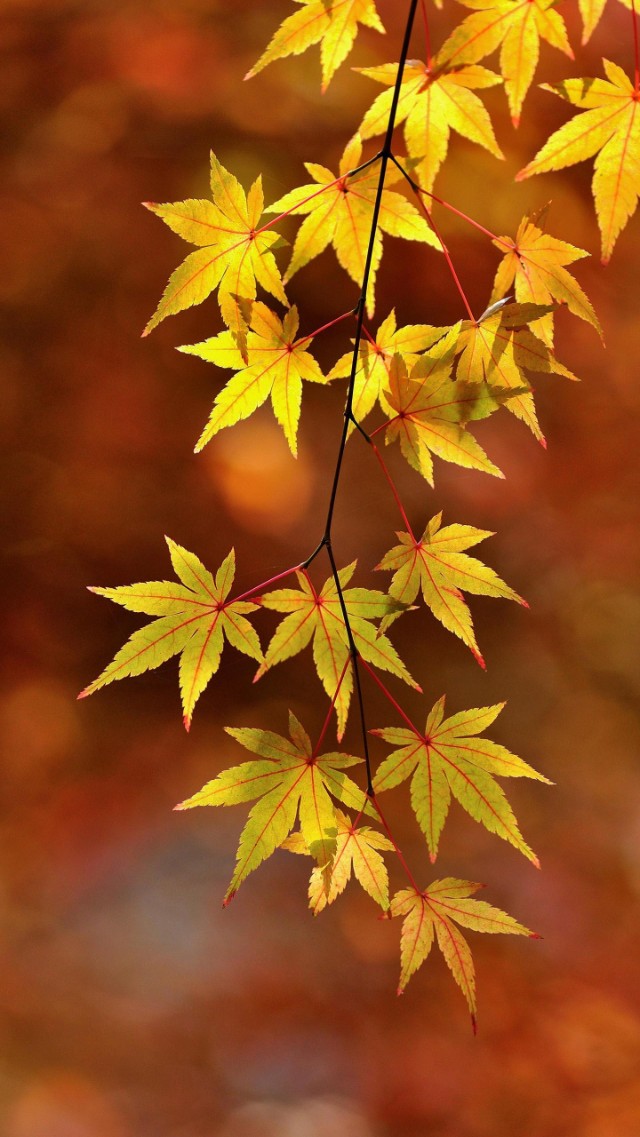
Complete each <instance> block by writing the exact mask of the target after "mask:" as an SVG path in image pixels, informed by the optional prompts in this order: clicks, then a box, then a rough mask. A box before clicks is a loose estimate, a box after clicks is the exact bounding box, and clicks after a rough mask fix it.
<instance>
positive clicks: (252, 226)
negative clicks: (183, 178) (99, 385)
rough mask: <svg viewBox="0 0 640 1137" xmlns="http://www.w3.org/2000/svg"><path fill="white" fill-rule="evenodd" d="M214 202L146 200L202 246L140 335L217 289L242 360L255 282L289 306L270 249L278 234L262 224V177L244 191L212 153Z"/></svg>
mask: <svg viewBox="0 0 640 1137" xmlns="http://www.w3.org/2000/svg"><path fill="white" fill-rule="evenodd" d="M211 193H212V198H213V201H212V202H210V201H206V200H189V201H178V202H172V203H171V204H168V205H156V204H154V203H153V202H145V205H146V206H147V208H148V209H150V210H151V211H152V212H153V213H155V214H157V216H158V217H160V218H161V220H162V221H164V222H165V224H166V225H168V226H169V228H170V229H172V230H173V232H174V233H177V234H178V236H180V237H182V238H183V239H184V240H185V241H188V242H189V243H190V244H192V245H198V246H200V247H199V248H198V250H197V252H195V253H190V254H189V256H188V257H187V258H186V260H184V261H183V262H182V264H181V265H179V267H178V268H177V269H176V270H175V272H174V273H173V274H172V276H171V277H170V279H169V282H168V284H167V286H166V288H165V291H164V293H163V296H162V299H161V301H160V303H159V305H158V307H157V309H156V311H155V312H154V314H153V316H152V317H151V319H150V320H149V323H148V324H147V326H146V328H145V330H144V332H143V335H148V334H149V332H150V331H151V330H152V329H153V328H155V327H156V326H157V325H158V324H159V323H160V322H161V321H162V320H164V319H165V317H166V316H172V315H175V314H176V313H177V312H182V311H183V310H184V309H185V308H190V307H192V305H194V304H201V303H202V301H203V300H206V298H207V296H210V295H211V293H212V292H213V291H215V289H218V301H219V304H220V312H221V314H222V318H223V320H224V322H225V324H226V325H227V327H228V328H229V329H230V330H231V332H233V335H234V337H235V340H236V343H237V345H238V347H239V349H240V352H241V355H242V357H243V359H245V360H246V339H247V329H248V326H249V323H250V319H251V308H252V305H253V302H254V300H255V298H256V294H257V292H256V290H257V285H258V284H259V285H260V286H261V287H262V288H264V289H266V291H267V292H270V293H271V295H272V296H275V297H276V299H277V300H280V302H281V303H282V304H284V305H286V306H288V301H287V297H286V294H285V291H284V288H283V285H282V278H281V275H280V271H279V269H278V266H277V264H276V262H275V259H274V256H273V251H272V250H273V249H274V248H276V247H277V246H278V245H279V244H282V238H281V237H279V236H278V234H277V233H275V232H274V231H273V230H272V229H267V228H264V229H261V228H260V218H261V215H262V213H263V210H264V197H263V193H262V183H261V180H260V178H258V179H257V181H255V182H254V184H253V186H252V187H251V189H250V190H249V193H248V194H245V192H244V190H243V188H242V186H241V185H240V183H239V181H238V180H237V179H236V178H235V177H234V176H233V175H232V174H230V173H229V171H228V170H226V169H225V168H224V166H223V165H222V163H221V162H219V161H218V159H217V158H216V157H215V155H214V154H212V155H211Z"/></svg>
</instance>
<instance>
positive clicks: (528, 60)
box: [441, 0, 574, 127]
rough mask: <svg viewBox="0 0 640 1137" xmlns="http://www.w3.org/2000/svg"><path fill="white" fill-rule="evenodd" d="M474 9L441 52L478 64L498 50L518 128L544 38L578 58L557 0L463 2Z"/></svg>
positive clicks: (464, 61) (515, 123)
mask: <svg viewBox="0 0 640 1137" xmlns="http://www.w3.org/2000/svg"><path fill="white" fill-rule="evenodd" d="M459 3H461V4H464V6H465V7H466V8H474V9H475V11H474V12H473V14H472V15H471V16H467V17H466V18H465V19H464V20H463V21H462V23H461V24H459V25H458V26H457V27H456V28H455V29H454V31H453V32H452V33H451V35H450V36H449V38H448V39H447V41H446V43H445V44H444V45H443V47H442V49H441V55H443V56H444V57H445V58H446V59H448V60H449V61H450V63H457V64H458V65H459V64H461V63H477V61H478V60H479V59H484V58H485V56H487V55H491V53H492V52H494V51H496V49H497V48H498V47H501V51H500V70H501V72H502V76H503V78H504V85H505V91H506V93H507V100H508V103H509V110H510V112H511V118H512V120H513V124H514V126H516V127H517V126H518V125H519V122H520V112H521V110H522V104H523V102H524V99H525V96H526V94H527V91H528V90H529V87H530V86H531V83H532V81H533V77H534V75H535V71H536V67H537V64H538V56H539V54H540V39H541V38H542V39H544V40H546V41H547V43H549V44H551V46H552V47H556V48H557V49H558V50H559V51H562V52H564V54H565V55H567V56H568V57H569V59H573V58H574V55H573V51H572V50H571V45H570V44H569V40H568V38H567V29H566V26H565V22H564V20H563V18H562V16H561V15H560V13H559V12H557V11H556V9H555V5H556V3H557V0H459Z"/></svg>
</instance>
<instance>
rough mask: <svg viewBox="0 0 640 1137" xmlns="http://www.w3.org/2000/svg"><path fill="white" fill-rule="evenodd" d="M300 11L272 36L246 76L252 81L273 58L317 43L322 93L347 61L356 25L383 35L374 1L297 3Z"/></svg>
mask: <svg viewBox="0 0 640 1137" xmlns="http://www.w3.org/2000/svg"><path fill="white" fill-rule="evenodd" d="M296 3H298V4H301V5H302V8H301V9H300V10H299V11H298V12H293V13H292V15H291V16H288V17H287V19H286V20H284V21H283V22H282V24H281V25H280V27H279V28H278V29H277V30H276V31H275V33H274V35H273V36H272V39H271V42H270V43H269V46H268V47H267V48H266V50H265V51H264V52H263V53H262V55H261V56H260V58H259V60H258V62H257V63H256V64H254V66H253V67H252V68H251V70H250V71H248V72H247V74H246V75H245V79H251V78H253V76H254V75H257V74H258V72H259V71H262V69H263V68H264V67H266V66H267V65H268V64H269V63H273V62H274V60H276V59H284V58H285V56H287V55H301V54H302V52H303V51H306V50H307V48H308V47H312V45H313V44H316V43H319V44H320V58H321V62H322V90H323V91H326V89H327V87H328V86H329V83H330V82H331V80H332V78H333V76H334V75H335V73H336V71H337V70H338V67H339V66H340V64H341V63H343V62H344V60H345V59H346V58H347V56H348V54H349V52H350V51H351V48H352V47H353V44H354V41H355V38H356V35H357V33H358V24H359V23H360V24H364V25H365V26H366V27H368V28H374V29H375V31H377V32H384V26H383V24H382V23H381V21H380V17H379V15H378V13H377V11H376V6H375V3H374V0H296Z"/></svg>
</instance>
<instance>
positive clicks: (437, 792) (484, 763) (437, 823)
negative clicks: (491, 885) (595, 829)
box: [370, 696, 550, 868]
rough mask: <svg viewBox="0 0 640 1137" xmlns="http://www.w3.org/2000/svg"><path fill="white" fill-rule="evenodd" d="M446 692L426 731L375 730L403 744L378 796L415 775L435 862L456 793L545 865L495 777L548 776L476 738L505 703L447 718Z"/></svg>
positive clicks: (383, 772)
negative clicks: (533, 848)
mask: <svg viewBox="0 0 640 1137" xmlns="http://www.w3.org/2000/svg"><path fill="white" fill-rule="evenodd" d="M444 704H445V700H444V696H443V697H442V698H441V699H439V700H438V702H437V703H436V704H435V706H434V707H433V708H432V710H431V712H430V714H429V716H428V718H427V724H426V727H425V730H424V734H420V733H419V732H418V731H417V730H415V729H413V730H409V729H407V728H406V727H387V728H384V729H379V730H372V731H371V732H370V733H371V734H375V735H377V736H378V737H379V738H382V739H384V741H385V742H388V743H389V744H390V745H391V746H395V747H397V749H395V750H394V751H393V752H392V753H391V754H389V755H388V756H387V757H386V758H385V759H384V761H383V762H381V763H380V766H379V767H378V770H377V771H376V775H375V778H374V780H373V787H374V791H375V793H376V794H378V793H382V792H383V791H385V790H390V789H392V788H393V787H394V786H398V785H400V783H401V782H404V781H405V779H406V778H408V777H409V776H411V775H413V776H412V779H411V804H412V806H413V810H414V813H415V815H416V817H417V819H418V824H419V826H420V828H421V830H422V832H423V833H424V835H425V837H426V840H427V845H428V847H429V857H430V860H431V861H432V862H433V861H435V859H436V856H437V853H438V845H439V842H440V835H441V833H442V830H443V828H444V823H445V821H446V818H447V814H448V812H449V806H450V804H451V795H452V794H453V796H454V797H455V798H456V799H457V801H458V802H459V803H460V805H461V806H462V808H463V809H465V810H466V811H467V813H468V814H469V815H470V816H471V817H473V818H474V820H475V821H479V822H480V824H481V825H484V827H485V828H486V829H488V830H489V832H490V833H496V834H497V835H498V836H499V837H502V838H503V840H505V841H509V842H510V844H512V845H514V846H515V848H516V849H519V850H520V852H521V853H524V855H525V857H528V859H529V860H530V861H533V863H534V864H535V865H536V867H537V868H539V867H540V865H539V863H538V859H537V857H536V855H535V853H533V852H532V850H531V849H530V848H529V846H528V845H527V844H526V842H525V841H524V838H523V837H522V834H521V833H520V830H519V829H518V823H517V821H516V819H515V817H514V815H513V811H512V809H511V806H510V805H509V802H508V801H507V799H506V797H505V795H504V793H503V791H502V789H501V788H500V786H499V785H498V783H497V782H496V780H495V775H498V776H499V777H513V778H522V777H525V778H535V779H537V780H538V781H541V782H547V784H550V783H549V782H548V779H547V778H545V777H543V775H542V774H539V773H538V772H537V771H536V770H534V769H533V767H532V766H529V765H528V763H526V762H524V761H523V760H522V758H518V757H517V756H516V755H515V754H511V753H510V751H508V750H507V749H506V747H504V746H500V745H498V743H496V742H491V741H490V740H489V739H488V738H476V737H474V736H475V735H478V734H479V733H480V732H481V731H483V730H485V729H486V728H487V727H488V726H490V725H491V723H492V722H493V721H494V719H495V718H497V716H498V715H499V714H500V711H501V710H502V708H503V707H504V705H505V704H504V703H498V704H496V705H495V706H493V707H474V708H473V709H472V710H468V711H460V712H459V714H456V715H452V716H451V717H450V718H448V719H444Z"/></svg>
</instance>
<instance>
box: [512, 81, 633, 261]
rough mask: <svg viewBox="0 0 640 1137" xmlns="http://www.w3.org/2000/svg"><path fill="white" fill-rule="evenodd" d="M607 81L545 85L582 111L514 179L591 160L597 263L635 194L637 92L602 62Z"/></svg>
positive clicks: (629, 211)
mask: <svg viewBox="0 0 640 1137" xmlns="http://www.w3.org/2000/svg"><path fill="white" fill-rule="evenodd" d="M602 62H603V65H604V70H605V72H606V75H607V79H566V80H565V81H564V82H563V83H558V84H557V85H556V86H551V85H549V84H547V83H545V84H543V86H544V88H545V90H547V91H552V92H553V94H555V95H559V96H560V98H562V99H566V100H567V102H569V103H572V104H573V106H576V107H580V109H581V111H582V113H581V114H579V115H576V116H575V117H574V118H572V119H571V120H570V121H569V122H565V123H564V125H563V126H561V127H560V128H559V129H558V130H556V131H554V133H553V134H552V135H551V137H550V138H549V139H547V141H546V142H545V144H544V146H543V147H542V148H541V149H540V150H539V151H538V153H537V154H536V156H535V157H534V158H533V160H532V161H531V162H529V164H528V165H527V166H525V167H524V169H522V170H520V172H519V174H517V175H516V181H522V180H523V179H524V178H530V177H532V176H533V174H543V173H546V172H547V171H549V170H561V169H563V168H564V167H565V166H573V165H575V163H576V162H583V161H585V160H586V159H587V158H592V157H593V156H594V155H595V156H596V160H595V168H594V174H593V183H592V189H593V197H594V201H595V207H596V214H597V216H598V225H599V226H600V233H601V236H602V263H603V264H607V263H608V261H609V259H610V257H611V253H612V251H613V247H614V245H615V243H616V241H617V239H618V237H619V235H620V233H621V232H622V230H623V229H624V227H625V225H626V224H627V221H628V220H629V218H630V217H631V216H632V215H633V213H634V212H635V209H636V206H637V204H638V193H639V192H640V91H639V90H638V88H637V87H634V85H633V83H632V82H631V80H630V79H629V78H628V76H627V75H626V74H625V72H624V71H623V70H622V68H621V67H618V65H617V64H616V63H611V62H610V61H609V60H608V59H603V61H602Z"/></svg>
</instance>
